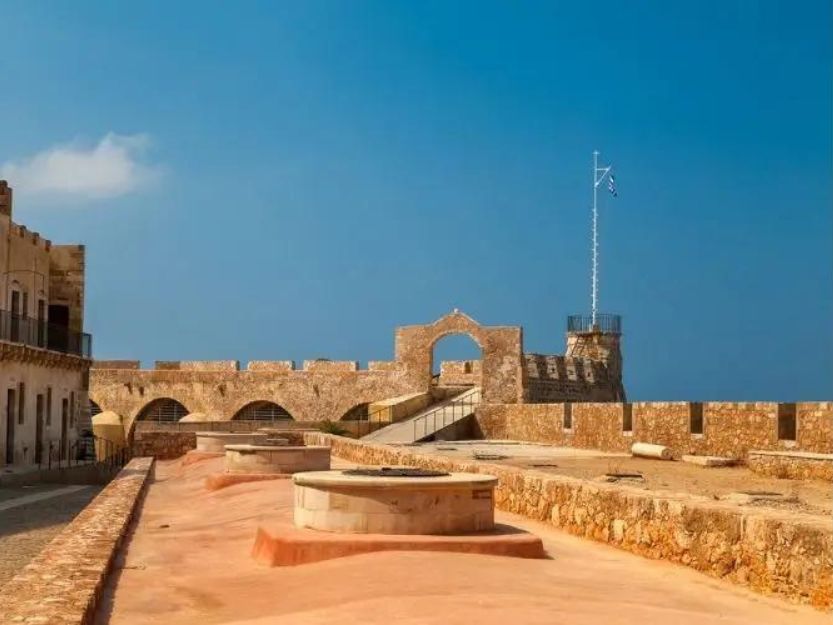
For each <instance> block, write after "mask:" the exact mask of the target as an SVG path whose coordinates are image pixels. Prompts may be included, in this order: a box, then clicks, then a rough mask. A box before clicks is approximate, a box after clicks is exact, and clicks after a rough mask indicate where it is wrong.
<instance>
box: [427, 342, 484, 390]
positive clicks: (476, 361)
mask: <svg viewBox="0 0 833 625" xmlns="http://www.w3.org/2000/svg"><path fill="white" fill-rule="evenodd" d="M482 361H483V350H482V349H481V348H480V345H478V344H477V342H476V341H475V340H474V338H473V337H472V336H471V335H470V334H467V333H452V334H446V335H445V336H442V337H440V338H439V339H438V340H437V341H436V342H435V343H434V344H433V345H432V346H431V375H432V384H433V385H435V386H445V387H472V386H480V382H481V380H480V378H481V371H482V367H481V364H482Z"/></svg>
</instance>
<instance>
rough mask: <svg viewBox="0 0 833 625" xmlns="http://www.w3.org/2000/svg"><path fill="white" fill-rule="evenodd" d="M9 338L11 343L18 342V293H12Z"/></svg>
mask: <svg viewBox="0 0 833 625" xmlns="http://www.w3.org/2000/svg"><path fill="white" fill-rule="evenodd" d="M9 312H10V313H11V326H12V327H11V336H9V339H10V340H12V341H19V340H20V291H12V309H11V311H9Z"/></svg>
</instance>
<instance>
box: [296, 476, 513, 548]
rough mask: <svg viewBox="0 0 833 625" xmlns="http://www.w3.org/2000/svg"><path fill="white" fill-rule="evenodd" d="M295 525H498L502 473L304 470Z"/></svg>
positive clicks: (329, 528) (348, 528)
mask: <svg viewBox="0 0 833 625" xmlns="http://www.w3.org/2000/svg"><path fill="white" fill-rule="evenodd" d="M292 479H293V482H294V484H295V526H296V527H308V528H311V529H315V530H321V531H325V532H340V533H353V534H400V535H403V534H404V535H413V534H467V533H471V532H482V531H488V530H492V529H494V526H495V518H494V498H493V491H494V487H495V484H496V483H497V478H496V477H493V476H491V475H482V474H479V473H451V474H448V475H442V476H437V477H390V476H367V475H348V474H346V473H345V472H344V471H320V472H313V473H299V474H297V475H295V476H294V477H293V478H292Z"/></svg>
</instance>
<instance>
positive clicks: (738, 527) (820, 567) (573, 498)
mask: <svg viewBox="0 0 833 625" xmlns="http://www.w3.org/2000/svg"><path fill="white" fill-rule="evenodd" d="M305 438H306V442H307V444H309V445H329V446H331V447H332V453H333V455H334V456H338V457H339V458H343V459H345V460H349V461H351V462H356V463H359V464H363V465H386V466H394V465H406V466H417V467H422V468H427V469H439V470H443V471H465V472H475V473H488V474H491V475H495V476H497V478H498V486H497V488H496V489H495V505H496V507H497V508H498V509H500V510H505V511H507V512H513V513H516V514H521V515H523V516H526V517H528V518H530V519H534V520H537V521H542V522H544V523H548V524H550V525H553V526H555V527H558V528H560V529H562V530H564V531H566V532H569V533H570V534H575V535H578V536H583V537H585V538H590V539H593V540H596V541H599V542H605V543H608V544H610V545H613V546H616V547H619V548H620V549H624V550H626V551H630V552H633V553H636V554H639V555H643V556H646V557H648V558H653V559H663V560H669V561H671V562H676V563H679V564H684V565H686V566H689V567H691V568H693V569H696V570H698V571H702V572H704V573H706V574H708V575H711V576H712V577H717V578H721V579H725V580H728V581H731V582H734V583H736V584H740V585H743V586H747V587H749V588H751V589H752V590H755V591H758V592H761V593H764V594H776V595H780V596H781V597H783V598H786V599H789V600H791V601H796V602H801V603H809V604H812V605H814V606H816V607H818V608H822V609H829V608H830V607H831V605H833V522H831V520H830V519H820V518H819V517H815V516H811V515H806V514H796V513H789V514H788V513H782V512H780V511H775V510H765V509H761V508H753V507H743V506H735V505H729V504H723V503H720V502H715V501H712V500H710V499H708V498H706V497H696V496H691V495H676V494H674V493H656V492H654V493H651V492H647V491H644V490H641V489H638V488H633V487H627V486H621V485H614V484H606V483H597V482H589V481H586V480H580V479H577V478H571V477H566V476H559V475H551V474H546V473H542V472H538V471H532V470H523V469H519V468H515V467H507V466H504V465H493V464H487V463H483V462H478V461H468V462H463V461H460V460H456V459H451V458H443V457H440V456H428V455H422V454H419V453H415V452H413V451H411V450H410V449H404V448H394V447H387V446H384V445H370V444H367V443H363V442H361V441H356V440H351V439H347V438H343V437H340V436H333V435H330V434H323V433H311V434H306V435H305Z"/></svg>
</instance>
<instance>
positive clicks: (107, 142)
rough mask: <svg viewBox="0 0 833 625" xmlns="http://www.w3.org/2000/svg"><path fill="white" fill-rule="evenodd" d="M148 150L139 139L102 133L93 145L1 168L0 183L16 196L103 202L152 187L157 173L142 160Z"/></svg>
mask: <svg viewBox="0 0 833 625" xmlns="http://www.w3.org/2000/svg"><path fill="white" fill-rule="evenodd" d="M149 145H150V138H149V137H148V136H147V135H144V134H136V135H117V134H114V133H112V132H110V133H107V134H106V135H105V136H104V137H103V138H102V139H101V140H100V141H99V142H98V143H97V144H96V145H94V146H91V147H90V146H83V145H79V144H77V143H73V144H69V145H56V146H53V147H51V148H48V149H46V150H44V151H42V152H38V153H37V154H35V155H34V156H32V157H30V158H26V159H22V160H18V161H6V162H5V163H3V164H2V165H0V179H5V180H8V182H9V186H11V187H12V188H14V190H15V193H20V194H21V195H24V194H25V195H27V196H35V195H39V196H40V195H44V196H53V197H54V196H61V197H63V198H65V199H71V198H77V199H107V198H114V197H118V196H121V195H126V194H128V193H131V192H133V191H135V190H136V189H138V188H139V187H141V186H142V185H144V184H147V183H149V182H151V181H153V180H154V179H155V178H156V177H158V175H159V174H160V172H161V170H160V169H159V168H158V167H154V166H151V165H147V164H145V163H143V162H142V161H141V157H142V155H143V154H144V152H145V151H146V150H147V148H148V146H149Z"/></svg>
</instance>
